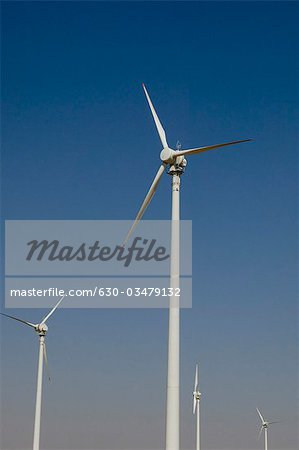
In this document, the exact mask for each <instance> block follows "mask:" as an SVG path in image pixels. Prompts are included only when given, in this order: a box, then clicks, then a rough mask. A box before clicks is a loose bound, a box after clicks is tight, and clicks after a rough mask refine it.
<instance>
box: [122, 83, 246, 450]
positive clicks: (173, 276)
mask: <svg viewBox="0 0 299 450" xmlns="http://www.w3.org/2000/svg"><path fill="white" fill-rule="evenodd" d="M142 86H143V89H144V92H145V96H146V99H147V101H148V104H149V107H150V110H151V113H152V115H153V118H154V122H155V125H156V128H157V130H158V134H159V136H160V140H161V143H162V151H161V153H160V159H161V161H162V164H161V166H160V167H159V169H158V171H157V173H156V175H155V178H154V180H153V182H152V184H151V186H150V188H149V191H148V193H147V194H146V196H145V198H144V200H143V203H142V205H141V207H140V209H139V211H138V213H137V216H136V218H135V220H134V222H133V224H132V226H131V228H130V230H129V232H128V234H127V236H126V238H125V240H124V242H123V245H126V244H127V242H128V240H129V238H130V236H131V234H132V232H133V230H134V229H135V227H136V225H137V223H138V222H139V220H141V218H142V216H143V214H144V212H145V210H146V208H147V206H148V204H149V203H150V201H151V199H152V197H153V195H154V193H155V192H156V189H157V187H158V184H159V182H160V180H161V177H162V175H163V173H164V171H165V169H166V167H168V174H169V175H170V176H171V177H172V214H171V260H170V287H171V288H173V289H172V292H177V288H179V285H180V265H179V254H180V179H181V175H182V174H183V173H184V171H185V167H186V164H187V161H186V159H185V156H187V155H195V154H197V153H202V152H206V151H209V150H214V149H217V148H220V147H226V146H228V145H235V144H240V143H242V142H248V141H251V139H245V140H242V141H232V142H225V143H223V144H216V145H209V146H206V147H198V148H192V149H188V150H181V149H180V145H178V149H177V150H173V149H172V148H170V147H169V145H168V143H167V138H166V133H165V130H164V128H163V126H162V124H161V122H160V120H159V117H158V115H157V113H156V111H155V108H154V106H153V104H152V102H151V99H150V97H149V95H148V92H147V90H146V88H145V85H144V84H143V85H142ZM144 156H145V157H147V156H146V155H140V154H139V158H140V157H144ZM179 361H180V304H179V297H177V296H175V295H173V296H172V297H170V303H169V328H168V365H167V368H168V373H167V400H166V440H165V441H166V443H165V448H166V450H179V448H180V438H179V430H180V418H179V394H180V392H179V391H180V373H179V372H180V369H179Z"/></svg>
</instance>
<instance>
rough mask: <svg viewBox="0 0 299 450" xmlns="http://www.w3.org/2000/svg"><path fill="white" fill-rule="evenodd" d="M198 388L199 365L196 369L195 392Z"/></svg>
mask: <svg viewBox="0 0 299 450" xmlns="http://www.w3.org/2000/svg"><path fill="white" fill-rule="evenodd" d="M197 386H198V364H196V368H195V380H194V392H195V391H196V390H197Z"/></svg>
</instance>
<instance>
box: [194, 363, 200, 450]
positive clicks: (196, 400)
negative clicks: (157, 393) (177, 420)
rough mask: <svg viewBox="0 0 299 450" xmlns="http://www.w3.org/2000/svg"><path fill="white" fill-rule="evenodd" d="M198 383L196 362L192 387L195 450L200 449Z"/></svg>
mask: <svg viewBox="0 0 299 450" xmlns="http://www.w3.org/2000/svg"><path fill="white" fill-rule="evenodd" d="M198 384H199V377H198V364H196V369H195V380H194V389H193V414H195V413H196V440H195V443H196V445H195V448H196V450H200V398H201V393H200V392H199V389H198Z"/></svg>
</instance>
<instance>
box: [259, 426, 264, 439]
mask: <svg viewBox="0 0 299 450" xmlns="http://www.w3.org/2000/svg"><path fill="white" fill-rule="evenodd" d="M262 432H263V427H261V429H260V432H259V436H258V439H259V438H260V437H261V434H262Z"/></svg>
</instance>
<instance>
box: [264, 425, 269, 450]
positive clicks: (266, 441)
mask: <svg viewBox="0 0 299 450" xmlns="http://www.w3.org/2000/svg"><path fill="white" fill-rule="evenodd" d="M265 450H268V427H266V428H265Z"/></svg>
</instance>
